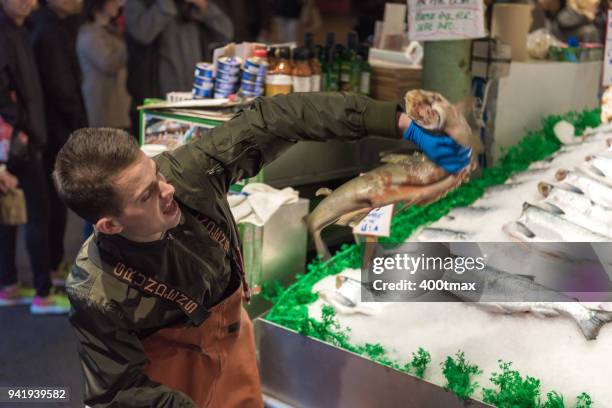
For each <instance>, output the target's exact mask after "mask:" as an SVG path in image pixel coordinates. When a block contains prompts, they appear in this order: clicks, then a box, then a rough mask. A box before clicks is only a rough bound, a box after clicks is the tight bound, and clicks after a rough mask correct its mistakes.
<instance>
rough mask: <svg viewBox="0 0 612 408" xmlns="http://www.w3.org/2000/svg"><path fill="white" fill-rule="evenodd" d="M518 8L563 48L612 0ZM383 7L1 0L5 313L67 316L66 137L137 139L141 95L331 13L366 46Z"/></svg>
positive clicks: (589, 37) (183, 81)
mask: <svg viewBox="0 0 612 408" xmlns="http://www.w3.org/2000/svg"><path fill="white" fill-rule="evenodd" d="M393 2H397V3H404V1H393ZM500 2H502V1H500ZM519 2H520V3H529V4H532V5H533V26H532V30H536V29H541V28H545V29H547V30H549V31H550V33H552V34H553V35H554V36H556V37H557V38H558V39H560V40H561V41H566V42H567V41H568V39H570V38H572V37H574V38H577V39H578V40H579V41H580V42H602V41H603V39H604V36H605V27H606V10H607V8H608V1H607V0H604V1H601V2H600V1H599V0H525V1H519ZM385 3H388V1H381V0H359V1H357V0H354V1H352V2H350V0H329V1H315V0H223V1H221V0H127V1H125V0H84V2H82V1H81V0H41V2H40V4H37V3H36V0H0V5H1V7H0V50H1V52H0V133H2V131H4V132H5V134H7V135H8V136H7V138H6V139H7V140H8V143H7V146H8V147H10V149H11V150H10V152H9V151H8V149H5V154H4V157H3V156H2V154H0V163H2V162H4V163H3V164H2V166H1V167H0V194H2V193H4V192H6V191H8V190H10V189H12V188H13V187H15V186H16V185H19V187H20V188H21V189H22V190H23V192H24V196H25V207H26V209H27V214H28V217H27V224H26V228H25V232H26V234H25V237H26V246H27V251H28V254H29V257H30V267H31V272H32V276H33V286H34V288H33V289H27V288H25V287H23V286H22V285H20V284H18V283H17V281H18V273H17V267H16V259H15V258H16V255H15V254H16V241H17V238H16V237H17V227H16V226H15V225H0V306H11V305H16V304H24V303H29V304H31V310H32V312H33V313H39V314H47V313H65V312H67V311H68V303H67V302H66V299H65V297H63V296H62V295H61V293H60V292H56V291H55V290H54V289H53V288H54V285H61V284H62V282H63V280H64V279H65V277H66V274H67V271H68V269H69V263H70V261H71V260H66V259H64V248H63V242H64V234H65V230H66V219H67V210H66V207H65V206H64V205H63V204H62V203H61V201H60V200H59V199H58V195H57V193H56V191H55V187H54V185H53V183H52V178H51V173H52V170H53V164H54V160H55V157H56V155H57V153H58V151H59V150H60V148H61V147H62V146H63V144H64V143H65V141H66V140H67V138H68V137H69V135H70V134H71V132H73V131H74V130H76V129H78V128H81V127H85V126H109V127H116V128H123V129H127V130H130V131H131V132H132V134H134V135H136V134H137V131H136V129H137V125H138V123H137V114H136V112H137V110H136V107H137V106H139V105H140V104H142V102H143V99H144V98H151V97H164V95H165V94H166V93H167V92H171V91H186V92H189V91H191V88H192V85H193V73H194V66H195V64H196V63H197V62H200V61H207V60H210V59H211V54H212V51H213V50H214V49H215V48H216V47H219V46H221V45H224V44H226V43H228V42H230V41H235V42H242V41H258V42H266V43H283V42H291V41H297V39H298V38H300V35H299V34H300V32H303V31H304V28H305V27H304V26H305V25H308V24H310V25H311V27H308V28H309V29H311V30H316V29H317V28H321V29H322V30H325V31H334V27H333V24H335V22H337V18H336V20H334V18H335V17H334V16H343V18H344V20H346V19H347V18H348V20H349V24H348V25H349V27H347V28H348V29H350V30H354V31H356V32H357V34H358V37H359V38H358V41H359V42H367V41H371V39H372V35H373V32H374V26H375V23H376V21H378V20H381V19H382V16H383V13H384V8H385ZM485 3H486V4H487V5H490V4H491V3H493V1H490V0H486V1H485ZM490 9H491V7H489V10H490ZM321 16H323V19H321ZM329 16H331V17H329ZM300 30H301V31H300ZM19 146H22V147H23V148H21V149H20V148H19ZM24 146H25V147H24ZM0 153H2V152H0Z"/></svg>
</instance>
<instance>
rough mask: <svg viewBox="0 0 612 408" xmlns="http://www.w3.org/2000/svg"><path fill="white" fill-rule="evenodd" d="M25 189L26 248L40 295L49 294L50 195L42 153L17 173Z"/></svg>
mask: <svg viewBox="0 0 612 408" xmlns="http://www.w3.org/2000/svg"><path fill="white" fill-rule="evenodd" d="M14 174H16V176H17V179H18V180H19V186H20V187H21V188H22V189H23V192H24V195H25V200H26V209H27V212H28V223H27V224H26V236H25V238H26V247H27V250H28V255H29V257H30V267H31V269H32V274H33V276H34V288H35V289H36V295H37V296H39V297H46V296H48V295H49V291H50V289H51V278H50V271H49V198H48V194H47V181H46V177H45V173H44V170H43V164H42V160H41V157H40V155H37V157H34V158H32V159H31V160H30V161H29V162H28V163H27V164H26V165H24V166H20V168H19V170H18V172H17V173H14Z"/></svg>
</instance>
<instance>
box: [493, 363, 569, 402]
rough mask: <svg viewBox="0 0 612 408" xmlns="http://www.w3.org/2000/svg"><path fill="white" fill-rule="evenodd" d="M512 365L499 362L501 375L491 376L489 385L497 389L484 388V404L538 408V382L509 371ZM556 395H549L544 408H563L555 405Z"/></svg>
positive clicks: (514, 371) (494, 374)
mask: <svg viewBox="0 0 612 408" xmlns="http://www.w3.org/2000/svg"><path fill="white" fill-rule="evenodd" d="M511 366H512V363H510V362H503V361H501V360H500V361H499V367H500V369H501V373H493V374H492V375H491V378H490V380H491V383H492V384H494V385H496V386H497V388H485V389H484V390H483V391H482V395H483V400H484V402H488V403H489V404H492V405H495V406H497V407H514V408H538V407H539V406H540V380H538V379H536V378H533V377H529V376H526V377H525V378H523V377H522V376H521V375H520V373H519V372H518V371H516V370H512V369H511ZM555 395H556V394H551V396H550V398H549V401H550V404H549V405H544V406H545V407H546V408H553V407H554V408H556V407H559V406H560V407H563V400H562V399H561V405H555V402H554V398H555Z"/></svg>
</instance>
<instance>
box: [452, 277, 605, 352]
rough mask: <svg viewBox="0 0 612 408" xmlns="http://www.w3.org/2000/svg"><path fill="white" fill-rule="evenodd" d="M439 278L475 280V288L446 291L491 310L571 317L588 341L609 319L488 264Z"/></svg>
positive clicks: (593, 337)
mask: <svg viewBox="0 0 612 408" xmlns="http://www.w3.org/2000/svg"><path fill="white" fill-rule="evenodd" d="M442 280H444V281H447V282H452V283H458V284H461V283H464V284H467V283H472V282H477V285H476V287H477V290H476V291H467V290H464V291H462V290H455V289H454V288H453V287H452V286H449V287H450V289H449V290H448V292H450V293H452V294H453V295H455V296H457V297H458V298H459V299H461V300H463V301H465V302H477V303H474V305H475V306H477V307H479V308H482V309H485V310H487V311H490V312H497V313H507V314H513V313H532V314H534V315H537V316H540V317H555V316H560V315H563V316H567V317H570V318H572V319H573V320H574V321H575V322H576V323H577V324H578V326H579V327H580V330H581V331H582V334H583V335H584V337H585V338H586V339H587V340H594V339H596V338H597V335H598V334H599V330H600V329H601V328H602V327H603V326H604V325H605V324H606V323H609V322H610V321H612V312H610V311H605V310H593V309H590V308H587V307H586V306H585V305H583V304H581V303H580V302H578V301H576V300H575V299H572V298H570V297H569V296H567V295H565V294H564V293H560V292H557V291H555V290H552V289H550V288H547V287H545V286H542V285H540V284H537V283H535V282H533V281H531V280H530V279H527V278H524V277H521V276H517V275H513V274H510V273H506V272H502V271H499V270H497V269H494V268H491V267H486V268H484V269H482V270H478V269H473V270H470V271H469V272H465V273H463V274H457V273H455V272H454V271H446V272H445V273H444V275H443V277H442ZM517 300H520V301H517Z"/></svg>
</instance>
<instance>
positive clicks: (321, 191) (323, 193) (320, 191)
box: [315, 187, 333, 197]
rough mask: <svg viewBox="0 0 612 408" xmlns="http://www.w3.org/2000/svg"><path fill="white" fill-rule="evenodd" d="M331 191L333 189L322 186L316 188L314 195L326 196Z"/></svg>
mask: <svg viewBox="0 0 612 408" xmlns="http://www.w3.org/2000/svg"><path fill="white" fill-rule="evenodd" d="M331 193H333V190H331V189H329V188H327V187H322V188H320V189H318V190H317V192H316V193H315V195H316V196H317V197H318V196H328V195H331Z"/></svg>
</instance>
